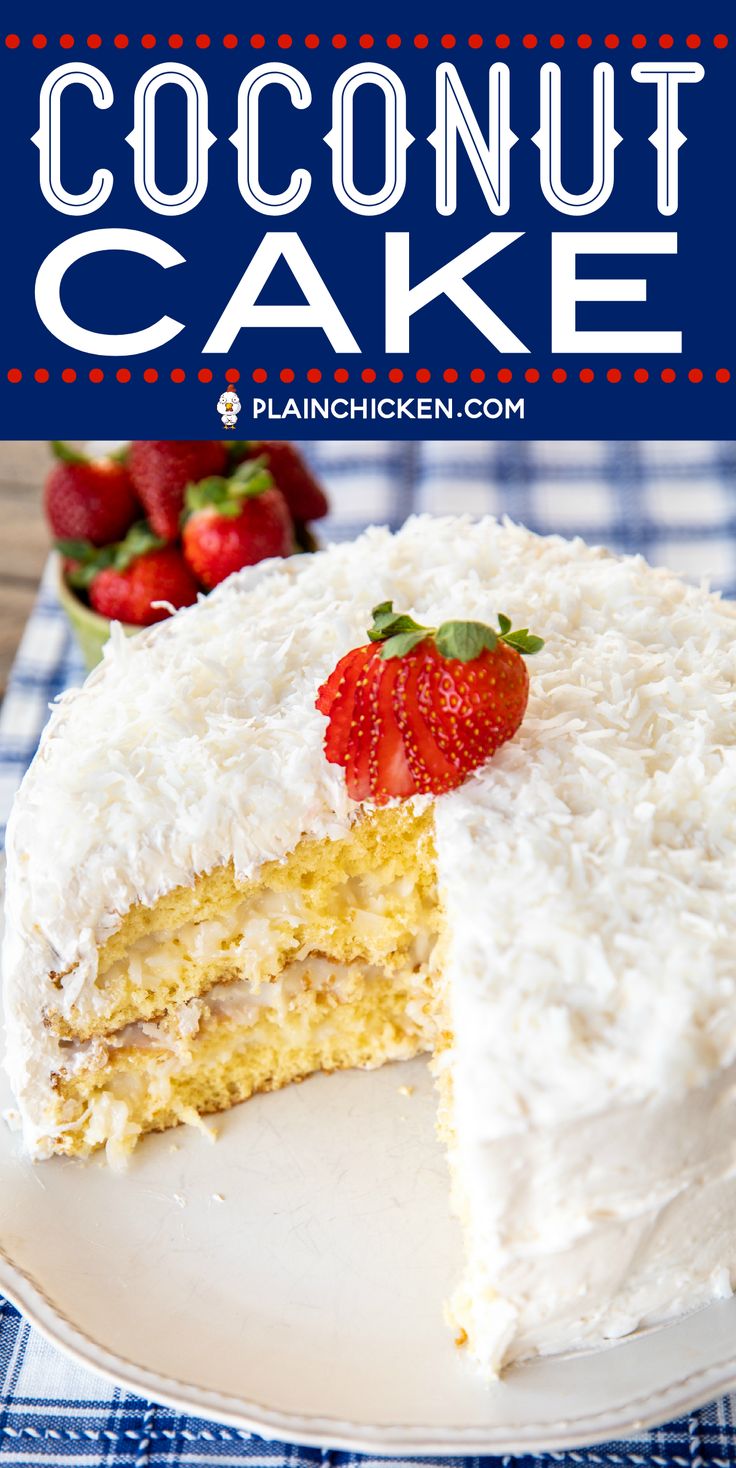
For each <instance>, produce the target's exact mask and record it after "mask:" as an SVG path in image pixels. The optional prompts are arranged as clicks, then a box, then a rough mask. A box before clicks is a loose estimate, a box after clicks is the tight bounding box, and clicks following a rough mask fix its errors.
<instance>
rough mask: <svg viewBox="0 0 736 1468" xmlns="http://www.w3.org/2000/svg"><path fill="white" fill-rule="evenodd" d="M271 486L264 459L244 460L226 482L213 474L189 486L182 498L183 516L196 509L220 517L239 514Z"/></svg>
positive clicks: (221, 477)
mask: <svg viewBox="0 0 736 1468" xmlns="http://www.w3.org/2000/svg"><path fill="white" fill-rule="evenodd" d="M272 487H273V479H272V477H271V475H270V474H269V472H268V469H267V468H266V460H265V459H264V458H263V457H261V458H258V459H247V460H246V461H245V463H243V464H239V465H238V467H237V469H236V470H235V473H234V474H232V475H231V476H230V478H229V479H225V478H223V476H222V475H220V474H212V475H210V477H209V478H208V479H201V480H200V482H199V484H188V485H187V489H186V495H185V499H184V504H185V513H186V514H187V515H194V514H196V512H197V510H208V509H213V510H217V513H218V514H219V515H225V516H233V517H234V516H235V515H239V514H240V511H241V510H242V508H243V505H244V503H245V501H246V500H248V499H257V497H258V495H261V494H264V493H265V491H266V490H267V489H271V488H272Z"/></svg>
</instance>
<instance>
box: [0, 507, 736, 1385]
mask: <svg viewBox="0 0 736 1468" xmlns="http://www.w3.org/2000/svg"><path fill="white" fill-rule="evenodd" d="M389 602H393V603H394V604H395V605H396V606H398V607H402V608H407V609H410V610H411V612H412V614H413V616H414V617H415V618H416V619H417V620H418V622H420V623H421V624H422V625H426V626H429V627H437V626H438V625H439V624H440V623H443V622H444V621H445V620H446V619H447V618H452V617H455V618H463V619H467V620H471V621H477V622H480V623H483V624H487V623H494V624H495V621H496V618H497V614H498V612H499V609H502V611H503V612H504V613H505V614H508V617H509V618H511V619H513V623H514V625H515V626H518V625H522V626H526V625H530V626H532V627H533V628H535V629H538V630H539V631H541V632H543V634H544V637H545V639H546V641H545V646H544V648H543V650H542V651H540V652H539V653H538V654H537V656H536V657H535V659H534V667H533V670H532V674H531V684H530V693H529V703H528V708H527V712H526V716H525V718H524V721H523V723H522V725H521V727H520V729H519V731H518V733H517V734H516V735H515V737H514V738H513V739H511V740H510V741H509V742H507V743H505V744H504V745H503V747H502V748H500V749H499V750H498V751H497V753H496V754H495V755H494V757H493V758H492V759H491V760H489V761H488V762H487V763H486V764H484V765H483V766H482V767H481V768H479V769H478V770H476V771H475V772H474V773H471V774H470V775H469V776H468V778H467V779H466V780H465V781H464V783H463V784H461V785H460V786H459V788H457V789H453V790H449V791H448V792H447V793H444V794H441V795H439V796H438V797H436V798H433V797H431V796H429V795H418V796H411V797H409V798H406V799H402V800H396V801H393V802H390V803H388V804H385V805H384V804H376V803H371V801H366V800H360V801H357V800H353V799H351V798H350V796H349V794H348V786H347V784H346V779H345V774H344V771H343V770H342V769H341V768H340V767H339V766H338V765H336V764H333V763H330V762H329V761H328V759H327V758H326V757H325V752H324V740H325V726H326V721H325V716H324V714H323V713H321V712H320V710H319V709H318V708H317V707H316V706H315V700H316V696H317V692H318V690H319V689H320V688H321V687H322V686H323V684H324V683H325V680H327V679H328V678H329V676H330V674H331V673H332V672H333V670H334V669H335V667H336V665H337V664H338V663H339V661H340V659H341V658H343V657H344V655H345V654H346V653H348V652H349V651H350V650H351V649H354V648H358V647H359V646H360V645H361V644H363V643H364V642H365V632H366V627H367V626H368V624H369V623H370V617H371V610H372V609H373V608H376V607H379V608H380V607H381V606H385V605H386V604H388V603H389ZM734 627H735V624H734V619H733V616H732V613H731V610H730V608H729V607H728V606H727V605H724V604H722V603H721V602H720V601H719V600H718V598H717V597H713V596H709V595H708V594H707V593H705V592H704V591H702V590H698V589H695V588H691V587H688V586H686V585H684V584H683V583H682V582H681V581H680V580H678V579H677V578H676V577H675V576H673V575H671V574H670V573H668V572H664V571H655V570H652V569H651V568H650V567H649V566H647V565H646V563H645V562H644V561H643V560H641V559H640V558H634V559H631V558H629V559H617V558H615V557H613V556H610V555H607V554H606V553H605V552H603V551H600V550H592V549H589V548H588V547H586V546H584V545H583V544H582V543H581V542H580V541H575V542H567V541H564V540H562V539H559V538H556V537H552V538H548V539H542V538H539V537H536V536H534V535H532V534H530V533H529V532H527V531H525V530H523V529H521V528H519V527H516V526H512V525H508V524H503V525H501V524H498V523H497V522H495V521H492V520H484V521H481V522H478V523H472V522H470V521H468V520H464V519H463V520H460V519H448V520H435V519H429V518H419V519H415V520H412V521H410V522H409V523H408V524H407V525H406V526H405V527H404V529H403V530H402V531H400V532H399V533H398V534H397V535H395V536H393V535H391V534H389V533H388V532H387V531H385V530H371V531H368V532H367V533H366V534H365V535H364V536H362V537H360V539H359V540H358V541H356V542H355V543H353V544H350V545H341V546H338V547H334V548H332V549H330V550H328V551H325V552H322V553H319V554H317V555H315V556H313V557H309V558H306V557H305V558H304V559H295V560H292V561H285V562H284V561H279V562H277V563H266V564H262V565H260V566H258V567H257V568H253V569H252V570H250V571H247V572H243V573H240V574H238V575H236V576H234V577H232V578H230V580H229V581H227V582H225V583H223V585H222V586H221V587H220V588H218V590H217V591H216V592H214V593H213V594H212V595H211V596H209V597H208V598H206V600H204V601H202V602H201V603H200V604H199V605H198V606H196V607H194V608H191V609H189V610H186V611H184V612H181V613H178V614H177V615H176V616H175V617H173V618H172V619H171V620H170V621H169V622H166V623H162V624H160V625H159V626H158V627H156V628H155V629H152V630H151V631H150V632H145V633H143V634H141V635H139V636H138V637H137V638H136V639H133V640H126V639H124V638H122V637H114V638H113V642H112V644H111V646H110V648H109V649H108V654H107V656H106V660H105V663H104V665H103V666H102V667H101V668H100V669H99V670H97V671H96V672H95V673H93V674H92V676H91V677H90V678H89V679H88V681H87V683H86V685H85V687H84V689H83V690H81V692H79V693H77V694H72V695H67V696H65V697H64V698H63V699H62V700H60V702H59V705H58V706H57V707H56V709H55V710H54V713H53V715H52V718H51V720H50V723H49V726H48V729H47V731H46V733H45V735H44V738H43V741H42V744H41V748H40V750H39V753H38V755H37V757H36V759H35V761H34V763H33V766H32V767H31V770H30V771H29V773H28V775H27V777H26V780H25V781H24V784H23V787H22V789H21V792H20V794H19V797H18V800H17V802H16V806H15V810H14V812H13V816H12V818H11V822H10V826H9V830H8V884H7V925H6V940H5V952H4V1000H5V1015H6V1026H7V1055H6V1062H7V1066H8V1070H9V1072H10V1076H11V1080H12V1083H13V1087H14V1090H15V1094H16V1096H17V1098H18V1105H19V1108H20V1111H21V1114H22V1118H23V1126H24V1138H25V1142H26V1145H27V1147H28V1149H29V1151H30V1152H31V1153H32V1155H34V1156H36V1157H39V1158H41V1157H47V1156H49V1155H50V1154H52V1153H54V1152H56V1153H62V1154H66V1155H71V1156H85V1155H87V1154H88V1153H89V1152H91V1151H92V1150H93V1149H94V1148H97V1147H101V1146H105V1147H106V1148H107V1151H108V1155H109V1157H110V1158H111V1160H112V1161H116V1160H117V1159H118V1158H119V1157H120V1156H121V1155H123V1154H125V1153H126V1152H127V1151H129V1150H130V1148H131V1147H132V1146H133V1145H134V1143H135V1142H136V1140H137V1139H138V1138H139V1137H140V1135H141V1134H142V1133H143V1132H146V1131H149V1130H152V1129H159V1128H162V1127H167V1126H171V1125H174V1124H175V1123H177V1122H182V1121H184V1122H190V1123H196V1124H200V1125H202V1124H205V1123H202V1121H201V1118H202V1117H204V1116H206V1115H207V1114H208V1113H210V1112H214V1111H218V1110H221V1109H223V1108H224V1107H227V1106H229V1105H231V1104H233V1103H235V1102H237V1101H240V1100H243V1099H245V1098H247V1097H248V1096H249V1095H251V1094H252V1093H253V1092H254V1091H259V1090H268V1089H271V1088H273V1087H276V1086H280V1085H283V1084H285V1083H287V1082H289V1081H292V1080H297V1079H301V1078H303V1077H304V1076H306V1075H308V1074H310V1073H311V1072H313V1071H315V1070H332V1069H335V1068H337V1067H341V1066H351V1065H360V1066H366V1067H370V1066H375V1065H379V1064H382V1063H383V1062H384V1061H387V1060H391V1059H395V1058H403V1057H407V1056H411V1055H414V1054H416V1053H418V1052H420V1051H429V1052H432V1055H433V1061H432V1064H433V1066H434V1070H435V1073H436V1076H437V1083H438V1090H439V1097H440V1100H439V1109H440V1128H441V1133H442V1135H443V1137H444V1139H445V1142H446V1146H447V1150H448V1155H449V1159H450V1166H451V1173H452V1190H453V1201H454V1206H455V1208H456V1211H457V1213H458V1215H459V1217H460V1219H461V1222H462V1227H463V1231H464V1234H465V1239H466V1252H467V1268H466V1272H465V1277H464V1279H463V1280H462V1281H461V1283H460V1285H459V1287H458V1290H457V1292H456V1295H455V1298H454V1300H453V1302H452V1306H451V1314H452V1318H453V1321H454V1323H455V1325H456V1327H457V1334H458V1337H459V1338H460V1339H467V1342H468V1346H469V1349H470V1351H471V1352H472V1354H473V1355H474V1356H475V1357H476V1359H477V1361H478V1362H479V1363H480V1366H481V1368H482V1370H483V1371H484V1373H486V1374H487V1375H488V1374H493V1373H494V1372H496V1371H497V1370H498V1369H500V1368H501V1367H502V1366H503V1365H507V1364H508V1363H510V1362H512V1361H515V1360H518V1359H521V1358H524V1357H528V1356H531V1355H534V1354H536V1353H539V1352H559V1351H566V1350H574V1349H580V1348H583V1347H590V1346H598V1345H601V1344H603V1343H604V1342H606V1341H609V1340H611V1339H615V1338H617V1337H618V1336H620V1335H623V1334H626V1333H628V1332H630V1331H632V1330H634V1329H637V1328H638V1327H639V1326H641V1325H649V1324H653V1323H657V1322H660V1321H662V1320H665V1319H668V1318H670V1317H672V1316H674V1315H677V1314H679V1313H681V1312H682V1311H684V1310H687V1309H690V1308H693V1307H694V1306H696V1305H699V1304H701V1303H704V1302H705V1301H707V1300H709V1299H712V1298H713V1297H714V1296H717V1295H719V1294H722V1293H724V1292H727V1291H728V1290H729V1289H730V1281H731V1277H732V1275H733V1272H734V1271H735V1270H736V1229H735V1228H734V1224H733V1219H734V1217H736V1146H735V1144H734V1141H733V1137H734V1133H735V1130H736V1129H735V1128H734V1121H735V1120H736V1117H735V1115H734V1113H735V1111H736V1086H735V1084H734V1083H735V1082H736V962H735V961H734V956H733V954H734V933H735V931H736V862H735V861H734V856H735V854H736V653H735V652H734Z"/></svg>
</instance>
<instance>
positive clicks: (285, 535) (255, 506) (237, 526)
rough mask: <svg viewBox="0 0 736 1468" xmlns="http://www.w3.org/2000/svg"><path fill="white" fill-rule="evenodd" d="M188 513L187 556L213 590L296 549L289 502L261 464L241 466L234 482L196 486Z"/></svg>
mask: <svg viewBox="0 0 736 1468" xmlns="http://www.w3.org/2000/svg"><path fill="white" fill-rule="evenodd" d="M186 507H187V511H188V512H189V513H188V516H187V519H186V521H185V524H184V530H183V533H182V544H183V547H184V555H185V557H186V560H187V563H188V565H189V566H190V567H191V569H192V571H193V572H194V574H195V576H196V577H197V579H198V580H199V581H201V583H202V585H203V586H206V587H207V589H208V590H209V589H210V588H211V587H213V586H217V585H218V583H219V582H220V581H224V580H225V577H226V576H230V575H231V574H232V572H233V571H240V570H241V569H242V567H243V566H253V565H255V564H256V562H257V561H263V560H265V559H266V558H267V557H269V556H288V555H291V552H292V551H293V549H294V526H293V524H292V519H291V516H290V514H289V511H288V508H287V505H286V500H285V499H284V496H283V495H282V493H281V491H280V490H279V489H276V486H275V485H274V483H273V480H272V478H271V475H270V474H269V473H268V470H267V469H266V468H265V467H264V465H263V464H262V462H261V461H260V460H255V461H251V462H247V463H244V464H241V465H240V467H239V468H238V469H236V471H235V473H234V474H233V475H232V477H231V478H230V479H222V478H213V479H204V480H203V481H202V482H201V483H200V484H192V485H190V486H189V489H188V490H187V495H186Z"/></svg>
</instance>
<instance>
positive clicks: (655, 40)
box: [5, 31, 729, 51]
mask: <svg viewBox="0 0 736 1468" xmlns="http://www.w3.org/2000/svg"><path fill="white" fill-rule="evenodd" d="M28 40H29V41H30V45H31V46H32V47H34V48H35V49H36V50H37V51H42V50H43V49H44V47H46V46H48V45H54V44H56V45H58V46H61V48H62V50H65V51H69V50H71V49H72V47H74V46H85V45H86V46H88V47H89V49H90V50H92V51H97V50H99V48H100V47H101V46H102V45H105V44H107V45H112V46H114V47H117V49H118V50H125V48H126V47H127V46H130V45H140V46H142V47H143V48H144V50H146V51H152V50H153V49H154V47H155V46H159V45H160V46H168V47H169V48H170V49H171V50H173V51H178V50H180V49H181V47H182V46H184V45H186V44H194V45H195V46H198V47H199V48H200V50H206V49H207V48H208V47H209V46H211V45H213V44H214V45H221V46H224V47H225V48H226V50H228V51H234V50H235V49H236V48H237V47H238V46H239V45H241V44H242V45H244V46H251V47H252V48H253V50H256V51H260V50H262V49H263V47H264V46H265V45H266V44H267V38H266V36H264V35H262V34H261V33H260V32H256V33H255V34H254V35H252V36H237V35H235V34H233V32H231V31H228V32H226V34H225V35H222V36H211V35H208V34H207V33H206V32H201V33H200V34H199V35H196V36H193V37H190V38H188V39H187V40H185V38H184V36H182V35H180V34H179V33H178V32H174V33H173V34H172V35H170V36H154V35H153V34H152V33H151V32H150V31H146V32H145V33H144V34H143V35H142V36H138V37H135V36H133V37H131V36H128V35H125V34H124V33H122V32H121V33H118V34H117V35H115V36H108V37H107V38H106V40H105V39H104V38H103V37H102V36H101V35H98V34H97V32H93V33H92V34H91V35H89V36H85V37H79V36H72V35H69V33H68V32H65V33H64V34H63V35H60V36H57V37H49V36H46V35H44V34H43V33H41V32H37V33H36V34H35V35H33V36H31V37H29V38H28ZM274 43H275V44H276V46H278V47H279V48H280V49H281V50H282V51H288V50H290V48H291V47H292V46H299V45H300V44H301V45H303V46H305V47H306V48H307V50H309V51H314V50H316V48H317V47H318V46H320V45H323V44H324V45H325V46H332V47H334V49H335V50H337V51H342V50H344V48H345V47H346V46H347V45H348V44H356V43H357V45H358V46H360V47H361V48H362V49H363V50H364V51H369V50H371V49H372V47H373V46H381V45H384V46H387V47H388V49H389V50H390V51H396V50H398V49H399V47H400V46H404V45H406V46H413V47H414V48H415V49H416V50H418V51H426V50H428V49H429V48H430V46H433V45H434V46H439V47H440V48H441V49H443V50H445V51H452V50H454V48H455V47H456V46H462V45H466V46H469V47H470V49H471V50H472V51H478V50H480V49H481V47H483V46H485V45H488V46H492V47H496V48H497V49H498V50H500V51H505V50H507V49H508V47H509V46H512V45H521V46H523V47H524V48H525V50H527V51H531V50H534V49H535V47H537V46H550V47H551V48H552V50H553V51H560V50H562V48H563V47H564V46H567V45H569V46H578V47H580V49H581V50H583V51H587V50H589V48H590V47H591V46H594V45H603V46H605V47H606V48H607V49H608V50H609V51H613V50H616V48H617V47H618V46H622V45H623V46H625V45H627V44H629V45H631V46H633V47H634V49H635V50H637V51H641V50H643V49H644V47H645V46H659V47H660V48H661V49H662V50H664V51H669V50H671V48H672V47H673V46H674V45H676V44H681V45H682V44H684V45H685V46H687V47H688V48H689V49H690V50H691V51H694V50H697V49H698V48H699V47H700V46H702V45H709V44H712V45H713V46H715V48H716V50H718V51H723V50H725V49H726V47H727V46H728V44H729V37H728V36H726V35H724V34H723V33H722V32H720V31H719V32H718V34H717V35H715V36H712V37H710V39H709V38H708V37H703V36H700V35H698V34H697V33H696V32H694V31H692V32H690V34H689V35H687V36H684V37H682V38H681V40H680V41H679V42H678V41H676V38H675V37H674V36H673V35H670V33H669V32H667V31H666V32H664V33H663V34H662V35H660V36H645V35H644V34H642V32H640V31H637V32H636V33H635V34H634V35H633V36H630V37H628V38H627V37H625V36H624V37H621V36H618V35H615V34H614V33H613V32H609V34H608V35H605V36H602V37H599V38H597V39H595V38H594V37H593V36H591V35H588V33H587V32H584V33H583V34H581V35H578V36H564V35H562V34H561V32H559V31H554V32H553V33H552V35H550V36H548V37H544V36H536V35H534V34H532V33H531V32H528V33H527V34H526V35H523V36H516V37H511V36H509V35H507V34H506V33H505V32H501V33H500V34H499V35H495V36H492V35H487V36H483V35H480V34H479V33H478V32H474V33H473V34H472V35H470V36H466V37H458V36H454V35H452V34H450V33H449V32H448V33H446V34H445V35H442V36H436V37H430V36H428V35H425V34H424V33H423V32H421V33H420V34H418V35H415V36H400V35H398V34H397V33H396V32H392V33H391V34H390V35H388V36H385V37H384V38H383V39H381V38H378V39H377V38H376V37H375V36H372V35H369V34H368V33H367V32H366V33H364V34H363V35H360V36H357V37H353V38H351V41H350V42H349V41H348V37H347V36H345V35H343V34H342V33H338V34H336V35H334V36H318V35H316V34H315V33H314V32H311V31H310V32H309V33H308V34H307V35H306V36H303V37H298V36H290V35H288V34H286V33H282V34H281V35H279V36H275V37H271V38H269V41H268V44H271V45H273V44H274ZM22 44H24V43H23V42H22V40H21V37H20V36H19V35H17V34H16V33H15V32H11V33H10V34H8V35H6V36H5V45H6V47H7V48H8V50H9V51H17V50H18V49H19V48H20V46H21V45H22Z"/></svg>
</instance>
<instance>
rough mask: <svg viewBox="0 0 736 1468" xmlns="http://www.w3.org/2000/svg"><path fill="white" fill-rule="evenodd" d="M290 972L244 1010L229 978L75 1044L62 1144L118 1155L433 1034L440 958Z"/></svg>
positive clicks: (61, 1106)
mask: <svg viewBox="0 0 736 1468" xmlns="http://www.w3.org/2000/svg"><path fill="white" fill-rule="evenodd" d="M286 975H287V976H288V982H284V981H283V979H282V980H279V981H276V982H275V983H274V984H272V985H269V986H266V987H265V988H264V989H262V990H261V992H260V994H259V995H258V996H256V1001H255V1003H254V1005H253V1007H252V1008H250V1007H249V1005H248V1003H247V996H246V1000H245V1003H244V1004H243V1006H242V1009H241V1012H238V1008H237V1006H236V1007H235V1012H233V1013H230V1012H228V993H229V991H230V986H226V988H225V990H224V991H223V989H222V987H220V988H219V989H218V990H213V991H212V994H211V995H210V996H208V997H207V998H205V999H203V1000H194V1001H193V1003H190V1004H188V1005H185V1006H183V1007H182V1008H181V1009H180V1010H179V1011H175V1012H173V1013H172V1014H171V1015H170V1016H169V1017H168V1018H167V1019H166V1020H165V1021H164V1022H163V1023H162V1024H160V1025H155V1026H154V1025H150V1024H146V1025H144V1026H139V1025H134V1026H130V1027H128V1028H126V1030H125V1031H123V1032H122V1033H121V1034H120V1035H119V1036H117V1037H115V1039H114V1040H108V1041H103V1040H95V1041H93V1042H92V1043H91V1044H90V1045H87V1046H82V1047H80V1046H69V1047H67V1050H68V1054H69V1065H68V1069H65V1068H62V1069H61V1070H60V1071H59V1072H58V1073H57V1075H56V1076H55V1079H54V1091H55V1108H54V1115H53V1117H50V1118H49V1120H50V1123H51V1124H52V1125H53V1127H54V1129H55V1128H57V1127H62V1128H64V1130H62V1131H61V1132H60V1133H59V1135H58V1136H57V1138H56V1141H55V1150H56V1151H58V1152H62V1153H65V1154H67V1155H70V1156H85V1155H87V1154H88V1153H89V1152H90V1151H91V1150H93V1149H94V1148H96V1147H98V1146H101V1145H103V1144H106V1145H107V1149H108V1157H109V1159H110V1160H111V1161H112V1162H113V1163H114V1162H116V1161H119V1160H120V1159H121V1158H122V1157H123V1156H124V1155H125V1154H126V1153H127V1152H128V1151H130V1149H131V1147H132V1146H134V1145H135V1142H136V1141H137V1139H138V1137H139V1136H140V1135H141V1133H143V1132H148V1131H160V1130H163V1129H164V1128H166V1127H170V1126H175V1125H177V1124H178V1123H180V1122H189V1123H192V1122H196V1121H197V1119H198V1117H199V1116H202V1115H206V1114H208V1113H211V1112H215V1111H222V1110H225V1109H226V1108H227V1107H230V1106H233V1105H234V1104H235V1103H236V1102H239V1101H244V1100H245V1099H247V1097H249V1096H251V1095H253V1094H254V1092H256V1091H268V1090H275V1089H277V1088H278V1087H280V1086H284V1085H286V1084H287V1083H288V1082H290V1081H297V1080H302V1079H303V1078H304V1077H306V1076H308V1075H311V1074H312V1073H313V1072H315V1071H319V1070H324V1071H332V1070H338V1069H344V1068H346V1067H350V1066H365V1067H375V1066H379V1065H383V1064H384V1063H385V1062H386V1061H389V1060H400V1059H408V1058H409V1057H411V1056H413V1055H416V1054H417V1053H419V1052H420V1051H425V1050H428V1049H430V1048H431V1047H432V1045H433V1043H434V1038H435V1020H434V985H433V978H432V972H431V965H429V966H426V965H425V966H422V967H421V968H420V969H419V970H417V971H410V972H407V973H404V974H396V975H393V976H391V977H388V976H384V975H382V974H381V973H380V971H378V970H377V969H375V967H368V966H365V965H362V964H360V963H358V962H353V963H351V964H348V965H330V964H329V963H328V961H327V960H325V959H318V960H316V961H310V960H304V961H302V962H300V963H297V964H295V965H292V966H291V967H290V968H288V969H287V970H286ZM241 988H242V986H241ZM272 991H273V994H272ZM213 996H216V997H213ZM272 998H273V1003H272V1002H271V1001H272ZM222 1006H224V1009H223V1007H222Z"/></svg>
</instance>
